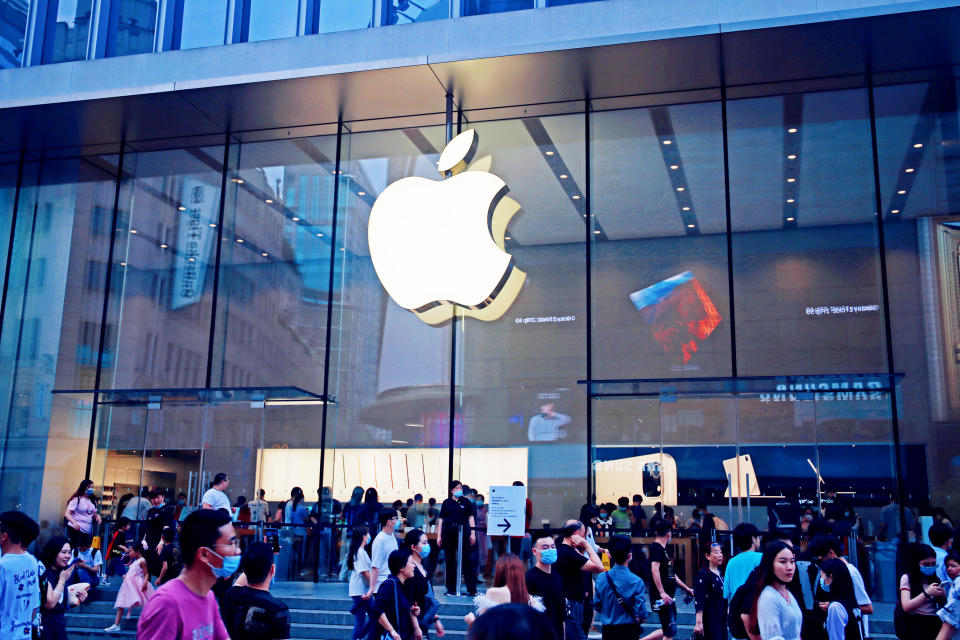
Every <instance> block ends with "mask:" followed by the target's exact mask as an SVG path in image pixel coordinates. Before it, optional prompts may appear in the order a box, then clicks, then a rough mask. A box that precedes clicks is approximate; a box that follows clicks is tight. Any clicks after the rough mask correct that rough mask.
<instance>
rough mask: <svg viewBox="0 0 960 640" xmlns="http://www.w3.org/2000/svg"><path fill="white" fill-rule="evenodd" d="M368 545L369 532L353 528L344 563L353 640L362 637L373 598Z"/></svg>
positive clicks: (357, 527)
mask: <svg viewBox="0 0 960 640" xmlns="http://www.w3.org/2000/svg"><path fill="white" fill-rule="evenodd" d="M369 543H370V530H369V529H367V528H366V527H364V526H363V525H358V526H356V527H354V528H353V536H352V537H351V538H350V549H349V550H348V551H347V563H346V567H347V570H348V571H350V582H349V586H348V587H347V593H348V595H349V596H350V598H351V599H352V600H353V606H352V607H351V608H350V613H352V614H353V640H358V639H359V638H361V637H362V636H363V629H364V627H365V626H366V624H367V611H369V610H370V598H371V596H373V585H371V584H370V555H369V554H368V553H367V549H366V546H367V544H369Z"/></svg>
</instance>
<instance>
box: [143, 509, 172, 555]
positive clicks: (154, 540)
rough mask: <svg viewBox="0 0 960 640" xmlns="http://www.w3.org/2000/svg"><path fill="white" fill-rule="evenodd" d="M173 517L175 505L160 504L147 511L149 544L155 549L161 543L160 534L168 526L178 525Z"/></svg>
mask: <svg viewBox="0 0 960 640" xmlns="http://www.w3.org/2000/svg"><path fill="white" fill-rule="evenodd" d="M176 524H177V523H176V522H175V521H174V519H173V507H168V506H167V505H160V506H159V507H150V509H149V510H148V511H147V546H148V547H150V549H155V548H156V546H157V545H158V544H159V543H160V535H161V534H162V533H163V530H164V529H165V528H166V527H174V526H176Z"/></svg>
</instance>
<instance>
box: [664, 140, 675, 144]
mask: <svg viewBox="0 0 960 640" xmlns="http://www.w3.org/2000/svg"><path fill="white" fill-rule="evenodd" d="M663 144H673V140H664V141H663Z"/></svg>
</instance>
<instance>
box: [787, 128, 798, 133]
mask: <svg viewBox="0 0 960 640" xmlns="http://www.w3.org/2000/svg"><path fill="white" fill-rule="evenodd" d="M796 132H797V128H796V127H790V128H789V129H787V133H796Z"/></svg>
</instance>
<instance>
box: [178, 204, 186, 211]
mask: <svg viewBox="0 0 960 640" xmlns="http://www.w3.org/2000/svg"><path fill="white" fill-rule="evenodd" d="M177 209H178V210H180V211H186V210H187V208H186V207H185V206H183V205H180V206H179V207H177Z"/></svg>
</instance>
